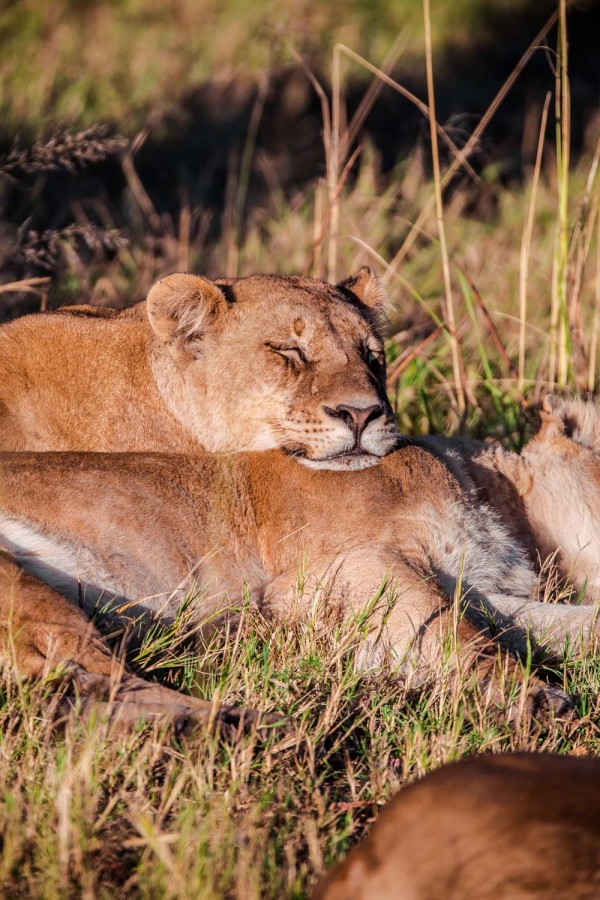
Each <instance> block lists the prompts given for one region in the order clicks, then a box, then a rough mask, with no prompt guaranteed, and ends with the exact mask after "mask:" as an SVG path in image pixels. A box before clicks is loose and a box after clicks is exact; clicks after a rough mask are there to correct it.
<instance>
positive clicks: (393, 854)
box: [312, 753, 600, 900]
mask: <svg viewBox="0 0 600 900" xmlns="http://www.w3.org/2000/svg"><path fill="white" fill-rule="evenodd" d="M599 896H600V760H597V759H581V758H573V757H566V756H558V755H556V754H550V753H540V754H538V753H514V754H508V753H502V754H499V755H497V756H492V755H486V756H479V757H475V758H471V759H468V760H463V761H462V762H459V763H453V764H451V765H448V766H443V767H442V768H441V769H439V770H438V771H437V772H433V773H432V774H430V775H426V776H425V778H422V779H421V780H420V781H417V782H416V784H413V785H410V786H409V787H406V788H403V789H402V790H401V791H399V792H398V793H397V794H396V796H395V797H394V798H393V799H392V800H391V801H390V802H389V803H388V804H387V806H386V807H385V808H384V809H383V811H382V813H381V815H380V816H379V818H378V819H377V821H376V823H375V824H374V825H373V827H372V828H371V831H370V832H369V834H368V836H367V837H366V838H365V840H364V841H361V843H360V844H358V846H357V847H355V848H354V849H353V850H352V851H351V852H350V853H349V854H348V856H347V858H346V859H344V860H342V862H341V863H339V864H338V865H337V866H335V868H334V869H332V871H331V872H330V873H329V874H328V875H327V876H325V878H324V879H323V880H322V882H321V883H320V884H319V885H318V886H317V889H316V890H315V892H314V894H313V895H312V900H465V898H467V897H468V898H469V900H517V898H523V900H524V898H530V900H536V898H537V900H548V898H552V900H584V898H588V900H593V898H597V897H599Z"/></svg>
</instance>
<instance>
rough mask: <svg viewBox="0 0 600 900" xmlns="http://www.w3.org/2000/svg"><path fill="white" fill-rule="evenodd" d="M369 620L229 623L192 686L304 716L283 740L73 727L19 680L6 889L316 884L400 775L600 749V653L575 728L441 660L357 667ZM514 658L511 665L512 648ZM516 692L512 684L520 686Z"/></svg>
mask: <svg viewBox="0 0 600 900" xmlns="http://www.w3.org/2000/svg"><path fill="white" fill-rule="evenodd" d="M360 631H361V623H360V622H355V623H349V624H348V625H347V626H345V627H338V628H328V629H326V628H324V627H323V625H322V624H321V625H319V623H318V621H317V620H313V621H311V622H308V623H307V624H304V625H295V626H291V625H290V626H287V627H280V628H277V629H276V630H273V629H272V628H271V627H270V626H269V625H268V624H267V623H265V622H264V621H262V620H261V619H260V618H256V617H253V616H252V615H251V614H250V613H249V612H248V611H246V612H245V613H244V614H243V622H242V626H241V640H240V641H239V642H234V641H231V640H230V641H226V640H225V639H224V638H223V635H220V636H218V637H217V639H216V643H215V644H213V645H212V646H211V648H209V649H208V650H206V651H205V653H204V654H203V655H201V656H200V658H199V659H198V661H197V673H196V675H195V676H193V677H192V676H191V675H190V674H189V673H188V688H191V689H194V685H195V684H197V685H198V687H197V688H196V689H201V690H202V691H203V693H206V692H207V693H209V694H210V693H212V692H213V691H214V690H215V689H218V691H219V695H220V696H221V697H224V698H227V699H228V700H231V701H238V702H244V703H251V704H254V705H256V706H260V707H261V708H263V709H280V710H283V711H285V712H287V713H289V714H290V715H292V716H293V717H294V718H295V720H296V721H297V722H298V732H299V737H298V742H297V745H296V746H293V747H291V748H288V749H287V750H279V751H278V750H277V743H278V739H277V737H276V735H274V736H273V738H272V740H269V741H267V742H266V743H260V742H257V740H256V739H255V738H254V737H252V736H248V737H245V738H240V739H238V740H232V741H230V742H225V741H221V740H219V739H216V738H213V737H206V736H204V735H202V734H199V735H198V736H197V737H194V738H192V739H190V740H189V742H187V743H185V744H182V745H180V746H173V745H172V744H171V745H169V743H168V742H165V740H164V739H163V738H162V737H161V735H160V734H159V733H157V732H153V731H152V730H151V729H150V730H146V731H145V732H142V733H140V734H139V735H137V736H132V737H130V738H127V739H125V738H118V737H111V736H110V734H109V732H108V730H107V728H106V726H104V725H103V724H101V723H97V724H96V725H85V726H84V725H82V724H81V723H80V722H78V720H77V716H76V715H73V716H72V717H71V718H70V720H69V721H67V723H66V725H65V726H64V730H63V731H62V733H61V732H60V731H58V732H57V731H55V730H52V728H51V727H50V726H49V725H48V722H47V714H48V704H49V703H50V702H51V701H50V700H49V699H48V696H47V693H46V692H45V690H44V688H43V687H38V688H36V689H35V690H30V689H27V688H26V687H19V686H17V685H14V684H12V683H11V682H10V681H8V682H7V683H5V688H4V696H3V703H2V723H3V735H4V736H3V738H2V743H1V753H2V766H1V767H0V836H1V839H2V846H3V853H2V862H1V865H0V891H2V892H3V893H4V894H5V895H10V896H15V897H16V896H23V897H32V896H36V897H37V896H40V897H42V896H44V897H60V896H65V897H66V896H73V895H77V896H79V895H81V896H84V897H102V896H106V897H108V896H114V895H115V894H118V895H119V896H125V897H129V896H131V897H158V896H160V897H170V898H190V900H191V898H198V897H206V898H213V897H215V898H216V897H236V898H243V900H246V898H248V900H250V898H269V897H272V898H282V897H304V896H306V894H307V891H308V890H309V888H310V886H311V885H312V884H313V883H314V881H315V879H316V877H317V876H318V875H319V873H320V872H322V870H323V869H324V867H326V866H328V865H329V864H331V862H332V861H333V860H334V859H336V858H338V857H339V856H340V854H341V853H342V852H343V851H344V850H345V849H346V848H347V847H348V846H349V844H350V842H351V841H354V840H356V839H357V838H358V837H359V836H360V835H361V834H362V833H363V832H364V830H365V828H366V826H367V825H368V823H369V821H370V820H371V819H372V817H373V816H374V815H376V814H377V810H378V808H379V807H380V805H381V804H382V803H384V802H385V800H386V799H387V798H388V797H389V796H390V795H391V794H392V793H393V791H394V790H396V789H397V788H398V787H399V786H400V785H402V784H405V783H407V782H410V781H411V780H413V779H414V778H415V777H417V776H419V775H422V774H423V773H424V772H426V771H429V770H431V769H432V768H435V767H437V766H439V765H441V764H442V763H444V762H446V761H449V760H452V759H456V758H458V757H460V756H463V755H465V754H468V753H473V752H497V751H499V750H508V749H531V750H533V749H542V748H544V749H548V750H555V751H557V752H571V753H590V752H592V753H593V752H597V751H598V749H599V737H598V728H597V722H598V713H599V712H600V710H599V708H598V699H597V698H598V688H599V686H600V685H599V678H600V675H599V669H598V665H597V663H598V660H596V659H593V658H590V659H587V660H585V661H581V662H579V663H576V664H572V665H571V667H569V668H566V669H565V670H564V671H563V672H561V673H560V677H561V678H563V679H564V683H565V686H566V687H567V689H569V690H571V691H572V692H573V694H574V695H576V696H577V697H578V707H579V710H580V712H581V714H582V719H581V721H580V722H579V723H578V724H577V726H576V727H570V728H563V727H561V726H559V725H554V726H551V727H549V728H546V729H540V728H539V727H538V726H536V725H535V723H532V722H531V721H529V720H528V719H527V717H526V716H523V717H521V719H520V720H519V721H517V722H516V723H512V724H509V723H508V721H507V719H506V714H505V712H504V711H503V709H502V708H496V707H494V706H493V705H491V704H490V701H489V698H488V697H486V696H485V694H482V693H481V692H480V691H479V690H478V688H477V687H476V686H475V685H474V684H471V683H469V681H468V680H467V681H463V683H462V684H460V685H457V684H456V682H454V683H453V686H451V682H450V680H449V679H448V680H447V679H446V678H445V676H444V672H443V671H441V672H440V674H439V679H438V681H437V683H436V684H435V685H434V686H433V687H432V688H431V689H430V690H428V691H426V692H421V693H420V694H418V695H413V696H411V695H410V694H407V693H406V692H405V691H400V690H399V688H398V685H397V684H396V683H395V682H394V680H393V677H392V674H391V673H390V672H385V671H384V672H381V673H379V674H376V675H375V674H373V675H370V676H368V675H362V676H361V675H357V674H356V673H355V665H354V660H355V647H356V644H357V642H358V639H359V635H360ZM499 667H500V672H502V664H501V662H500V661H499ZM518 690H519V689H518V688H517V687H516V686H514V685H511V684H510V682H507V683H505V695H506V697H507V700H508V699H509V698H511V697H512V698H514V697H515V696H518Z"/></svg>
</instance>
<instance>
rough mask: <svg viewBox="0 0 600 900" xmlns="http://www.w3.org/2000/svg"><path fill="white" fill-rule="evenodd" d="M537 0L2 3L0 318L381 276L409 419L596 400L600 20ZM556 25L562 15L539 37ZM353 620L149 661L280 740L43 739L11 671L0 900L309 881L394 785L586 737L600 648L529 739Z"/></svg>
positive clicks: (511, 427)
mask: <svg viewBox="0 0 600 900" xmlns="http://www.w3.org/2000/svg"><path fill="white" fill-rule="evenodd" d="M588 5H589V4H588ZM533 6H534V4H527V3H525V2H521V0H509V2H506V3H501V4H500V3H496V4H484V3H482V2H480V0H463V2H462V3H453V4H451V3H446V2H437V3H434V4H433V9H432V11H431V30H432V40H431V51H432V56H429V54H428V53H427V52H426V51H427V41H426V39H425V30H424V27H423V22H424V17H423V14H424V9H423V7H422V6H421V2H420V0H419V2H417V0H415V2H410V3H409V2H407V3H405V4H399V3H391V2H386V0H379V2H378V3H376V4H363V3H361V2H359V0H353V2H346V3H345V4H343V7H341V6H340V5H339V4H336V3H333V2H332V3H323V4H319V5H316V4H311V3H307V4H304V6H303V7H302V9H300V10H298V7H297V5H296V4H289V5H287V4H286V3H281V4H273V3H266V2H265V3H264V4H259V5H257V4H247V5H246V4H245V3H243V2H241V0H229V2H227V3H220V4H213V3H211V2H209V0H202V2H198V3H192V2H184V0H178V2H174V3H173V4H172V7H173V8H172V9H171V10H169V14H168V15H167V13H166V12H164V11H163V10H162V7H159V6H158V5H156V6H155V5H153V4H151V3H150V2H149V0H121V2H108V0H97V2H95V3H89V4H86V3H81V2H74V0H61V2H55V3H54V2H53V3H52V4H39V3H33V2H29V0H23V2H13V3H11V4H8V6H7V7H6V8H5V9H4V10H3V11H2V12H0V43H1V47H2V53H1V54H0V96H1V100H0V108H1V109H2V117H1V118H2V126H1V128H2V133H1V134H0V139H1V140H2V141H3V144H4V148H5V155H4V157H3V161H2V162H1V163H0V304H1V312H2V317H3V318H10V317H12V316H14V315H18V314H21V313H22V312H25V311H31V310H35V309H39V308H41V307H42V308H43V307H46V306H56V305H60V304H63V303H70V302H91V303H95V304H99V305H103V304H108V305H123V304H126V303H128V302H131V301H133V300H135V299H139V298H141V297H142V296H143V295H144V293H145V291H146V290H147V288H148V287H149V285H150V284H151V283H152V281H153V280H155V279H156V278H157V277H159V276H160V275H161V274H164V273H165V272H168V271H173V270H175V269H189V270H191V271H198V272H202V273H205V274H208V275H219V274H229V275H234V274H244V273H249V272H253V271H279V272H306V273H312V274H316V275H319V276H322V277H329V278H336V277H342V276H343V275H345V274H347V273H349V272H350V271H351V270H353V269H355V268H357V267H358V266H359V265H361V264H364V263H368V264H371V265H373V266H374V267H375V268H376V269H377V270H378V271H379V272H380V273H381V274H382V276H383V277H384V278H385V280H386V282H387V286H388V289H389V294H390V303H389V309H388V313H389V321H388V324H387V326H386V328H387V335H388V341H387V347H388V354H389V362H390V368H389V390H390V394H391V396H392V398H393V399H394V401H395V403H396V408H397V412H398V420H399V425H400V428H401V430H403V431H404V432H407V433H424V432H435V431H437V432H445V433H457V432H463V433H467V434H474V435H476V436H478V437H486V436H488V437H494V438H499V439H501V440H503V441H505V442H506V443H507V444H508V445H509V446H512V447H517V448H518V447H519V446H521V445H522V443H523V441H524V440H526V439H527V436H528V434H529V432H530V429H531V427H532V422H533V419H534V415H533V413H532V409H533V407H534V405H535V402H536V400H537V399H538V398H539V396H540V395H541V393H542V392H543V391H544V390H545V389H547V388H549V387H553V388H558V389H563V388H566V389H576V390H591V391H593V390H596V389H597V387H598V368H599V362H598V347H597V337H598V324H599V318H600V240H599V237H598V235H599V227H600V226H599V221H600V219H599V215H598V212H599V204H600V192H599V180H600V176H599V174H598V162H599V157H600V144H599V143H598V140H599V137H600V116H599V114H598V74H597V55H596V56H595V57H594V54H593V51H592V49H590V45H589V38H590V36H591V37H592V38H593V34H594V23H596V24H597V21H598V19H597V13H598V10H597V6H596V5H594V4H591V5H589V6H590V9H589V10H588V11H587V12H585V11H584V12H581V11H580V12H573V13H572V12H570V11H569V13H568V14H567V13H566V12H565V10H564V8H563V9H562V10H561V9H560V8H557V9H556V10H555V7H554V4H553V3H548V4H540V3H537V4H535V9H534V10H532V7H533ZM555 11H556V13H557V14H558V15H559V18H560V14H561V12H562V24H563V30H562V32H561V31H560V30H557V28H556V26H555V25H554V24H552V23H551V24H550V27H549V29H548V30H547V31H544V23H545V21H546V20H547V19H548V18H549V17H551V16H552V15H553V13H554V12H555ZM586 17H587V18H586ZM565 21H566V31H565V27H564V26H565ZM396 35H398V38H397V40H395V39H396ZM561 36H562V37H565V36H568V37H569V38H570V39H571V45H570V55H569V56H567V55H565V53H564V49H565V45H564V42H563V41H562V40H561ZM336 41H338V42H341V43H342V44H343V45H344V46H345V47H349V48H351V50H352V52H354V53H355V54H356V53H358V54H359V55H360V56H361V57H362V58H363V62H362V63H360V62H357V60H356V57H354V58H351V53H349V51H348V50H347V49H344V48H340V47H339V46H338V47H337V49H332V48H334V45H335V44H336ZM592 43H593V41H592ZM528 48H529V50H528ZM561 48H562V50H561ZM428 56H429V60H430V61H431V60H432V69H433V81H434V83H435V88H436V99H437V101H438V110H437V119H438V122H439V123H440V124H441V125H442V126H443V128H441V129H439V130H438V133H437V143H438V144H439V159H438V158H437V157H436V154H435V152H433V151H432V142H431V135H430V129H429V123H428V119H427V107H428V104H429V102H430V97H429V92H428V86H427V78H426V68H427V66H426V60H427V57H428ZM365 63H366V66H365ZM369 66H370V67H371V69H370V71H369ZM373 67H375V68H377V69H378V70H379V71H378V72H373ZM382 70H383V73H382ZM315 73H318V74H315ZM590 73H592V74H590ZM594 73H595V74H594ZM385 79H387V82H386V85H385V86H384V80H385ZM505 79H509V82H508V84H507V85H506V92H505V95H504V94H503V93H502V91H501V92H500V94H499V93H498V91H499V90H500V88H501V85H502V84H503V83H504V81H505ZM594 79H595V80H594ZM407 90H410V91H413V92H414V93H415V94H417V96H418V102H416V103H415V99H414V98H411V97H410V96H409V97H407V95H406V91H407ZM399 92H404V93H403V94H402V93H399ZM363 100H364V102H363ZM496 101H498V102H496ZM499 101H501V102H499ZM419 104H420V105H419ZM488 110H489V113H488ZM459 113H465V114H466V113H474V114H473V115H464V116H462V117H461V116H459ZM98 123H102V124H101V125H98ZM104 125H106V128H104ZM320 131H321V132H322V135H320V133H319V132H320ZM17 135H18V140H16V138H17ZM118 135H122V138H121V137H119V136H118ZM461 151H462V153H461ZM448 172H450V175H448ZM436 198H437V201H438V202H437V204H436ZM224 382H225V387H226V373H224ZM365 627H366V624H365V622H364V621H356V622H349V623H347V625H346V626H345V627H343V628H341V627H326V626H324V625H323V624H319V621H318V618H317V617H316V616H315V619H314V621H312V622H310V623H308V624H306V623H305V624H303V625H297V624H295V625H290V626H289V627H287V628H284V627H282V628H278V629H275V630H274V629H273V628H272V627H271V626H270V625H269V624H268V623H266V622H263V621H262V620H261V619H260V618H259V617H257V616H256V615H255V614H253V613H252V611H251V610H250V609H249V608H247V607H245V608H244V609H243V610H242V612H241V620H240V624H239V626H238V625H232V627H231V630H230V632H229V633H223V634H221V635H217V636H216V637H215V641H214V643H213V644H212V645H211V646H210V647H208V648H204V650H202V652H201V654H200V657H199V658H198V656H197V655H194V654H191V653H190V651H189V650H186V649H185V644H184V643H182V641H181V637H182V632H184V631H185V621H183V622H182V623H180V625H179V628H178V630H176V633H175V632H174V633H170V634H169V633H167V634H163V635H151V636H150V637H149V640H148V645H147V646H146V647H145V648H143V650H142V651H141V652H140V653H138V655H137V659H136V660H135V661H134V662H135V664H136V666H137V668H138V669H139V670H140V671H146V672H147V673H148V676H149V677H162V678H167V679H168V680H170V681H171V682H173V681H174V680H177V681H178V683H179V684H181V685H182V686H183V687H184V688H185V689H188V690H193V691H200V692H201V693H202V694H203V695H204V696H212V695H213V694H215V692H216V694H215V696H217V697H218V698H220V699H222V700H224V701H226V702H229V703H239V704H246V705H249V706H253V707H258V708H260V709H265V710H282V711H284V712H285V713H286V714H288V715H289V716H291V717H293V718H294V720H295V721H296V722H297V724H298V729H297V738H296V740H295V741H294V742H293V743H292V744H291V745H289V742H288V744H287V745H282V743H281V738H280V736H279V735H277V733H274V734H273V736H272V737H269V738H268V739H267V740H266V741H262V740H261V741H259V740H257V739H256V738H255V737H253V736H248V737H243V738H239V739H231V740H221V739H218V738H215V737H207V736H203V735H198V736H194V737H193V738H190V739H189V740H188V741H187V742H186V741H182V742H180V743H175V744H174V743H173V741H172V740H169V739H168V736H165V735H162V734H160V733H159V732H157V731H155V732H153V731H152V730H150V731H148V730H146V731H141V732H140V734H139V735H136V736H132V737H128V738H123V737H116V736H111V735H110V734H109V733H108V731H109V730H108V728H107V727H106V726H105V725H103V724H102V723H96V724H93V723H92V724H88V725H83V724H81V722H79V721H78V720H77V716H76V715H73V716H72V717H70V718H69V719H68V720H67V722H66V724H65V725H64V727H62V728H59V729H57V728H54V727H52V726H51V725H50V724H49V716H48V708H49V706H52V704H53V702H54V700H53V696H54V695H53V692H52V686H51V684H48V685H42V686H36V687H35V688H31V687H29V686H27V685H19V684H17V683H15V681H14V679H12V678H11V675H10V672H7V673H6V675H5V678H4V681H3V682H2V695H1V699H2V711H1V715H2V738H1V742H0V747H1V750H0V752H1V754H2V765H1V766H0V835H1V841H2V854H1V857H0V892H1V893H2V894H3V895H5V896H13V897H17V896H28V897H30V896H36V897H37V896H40V897H61V896H65V897H66V896H78V895H82V896H89V897H110V896H115V895H117V894H118V895H119V896H123V897H126V896H144V897H163V896H166V897H178V898H179V897H181V898H183V897H190V898H191V897H194V898H200V897H207V898H208V897H225V896H228V897H240V898H258V897H273V898H279V897H303V896H306V894H307V892H308V891H309V890H310V887H311V885H312V884H313V883H314V881H315V879H316V877H317V876H318V874H319V873H320V872H321V871H322V870H323V868H324V867H326V866H327V865H329V864H330V863H331V862H332V861H333V860H335V859H337V858H338V857H339V856H340V855H341V854H342V853H343V852H344V851H345V850H346V849H347V848H348V847H349V846H350V845H351V843H352V842H354V841H355V840H357V839H358V838H359V837H360V835H361V834H362V833H363V832H364V830H365V827H366V826H367V824H368V823H369V821H370V820H371V819H372V818H373V816H375V815H376V814H377V810H378V808H379V807H380V805H381V804H382V803H383V802H385V800H386V799H387V798H388V797H389V796H390V795H391V793H392V792H393V791H394V790H395V789H397V788H398V787H399V786H400V785H402V784H404V783H406V782H407V781H410V780H412V779H414V778H415V777H417V776H419V775H422V774H423V773H425V772H427V771H429V770H430V769H432V768H434V767H436V766H439V765H441V764H442V763H444V762H446V761H448V760H452V759H456V758H458V757H460V756H463V755H465V754H469V753H473V752H476V751H478V752H483V751H499V750H507V749H531V750H534V749H537V750H541V749H549V750H553V751H557V752H571V753H580V754H584V753H586V754H590V753H591V754H595V753H597V752H598V750H599V748H600V736H599V731H598V726H599V724H600V707H599V701H598V694H599V686H600V685H599V682H600V667H599V666H598V659H597V658H595V657H594V656H592V655H589V656H587V657H586V658H585V659H579V660H574V661H571V662H570V663H568V664H565V665H564V667H563V668H562V669H560V670H558V671H556V672H555V676H556V677H558V679H559V681H560V682H562V684H563V686H564V688H565V689H566V690H568V691H569V692H570V693H571V694H572V695H573V696H574V697H575V698H576V702H577V708H578V712H579V714H580V719H579V721H578V722H577V723H576V725H570V726H568V727H565V726H562V725H560V724H553V725H550V726H548V725H546V726H544V727H541V726H539V725H537V724H536V723H533V722H531V721H530V720H528V719H527V716H526V715H525V714H523V715H521V716H520V717H517V721H511V722H509V721H508V717H507V715H506V712H505V710H504V709H502V708H497V707H495V706H493V705H491V704H490V701H489V699H488V698H487V697H486V696H485V695H482V694H481V693H480V692H479V691H478V689H477V687H476V686H475V685H474V684H471V683H469V681H468V679H465V680H464V681H463V682H462V683H461V684H458V685H457V684H456V683H451V682H450V680H449V679H448V678H446V677H445V673H444V671H440V677H439V680H438V682H437V684H436V685H435V686H434V687H433V688H432V689H430V690H427V691H425V692H421V693H420V694H414V693H411V692H410V690H406V689H405V690H402V691H400V690H399V688H398V686H397V684H396V683H395V682H394V680H393V677H392V674H391V673H390V672H383V673H380V674H370V675H364V674H363V675H357V674H356V672H355V668H354V656H355V650H356V645H357V643H358V641H359V639H360V634H361V631H362V629H363V628H365ZM501 666H502V663H501V661H500V660H499V667H500V668H501ZM516 690H517V689H516V688H515V686H514V685H511V684H510V683H508V682H506V683H505V692H506V697H507V702H508V700H509V699H511V698H512V699H513V700H514V699H515V692H516Z"/></svg>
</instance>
